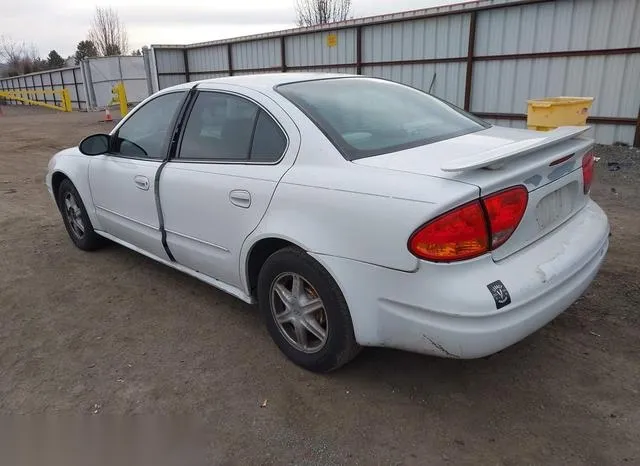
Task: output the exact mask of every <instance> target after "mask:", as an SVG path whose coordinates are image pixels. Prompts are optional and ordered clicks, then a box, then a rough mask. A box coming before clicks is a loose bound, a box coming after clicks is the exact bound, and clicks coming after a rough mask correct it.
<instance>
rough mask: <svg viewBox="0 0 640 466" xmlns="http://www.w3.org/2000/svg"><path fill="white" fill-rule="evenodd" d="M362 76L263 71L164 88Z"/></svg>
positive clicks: (257, 85) (259, 86)
mask: <svg viewBox="0 0 640 466" xmlns="http://www.w3.org/2000/svg"><path fill="white" fill-rule="evenodd" d="M355 77H361V76H359V75H355V74H341V73H297V72H292V73H263V74H247V75H241V76H225V77H222V78H213V79H204V80H202V81H193V82H189V83H185V84H178V85H177V86H173V87H171V88H167V89H163V90H165V91H166V90H169V89H184V88H190V87H193V86H194V85H195V84H197V85H198V88H201V89H207V88H209V87H211V88H215V86H216V85H218V84H233V85H236V86H243V87H247V88H250V89H259V90H264V89H273V88H274V87H276V86H279V85H280V84H287V83H294V82H301V81H316V80H319V79H330V78H355Z"/></svg>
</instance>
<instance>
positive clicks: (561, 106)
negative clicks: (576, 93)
mask: <svg viewBox="0 0 640 466" xmlns="http://www.w3.org/2000/svg"><path fill="white" fill-rule="evenodd" d="M593 99H594V98H593V97H547V98H544V99H531V100H527V107H528V108H527V128H529V129H534V130H537V131H549V130H552V129H555V128H557V127H559V126H584V125H586V124H587V117H588V116H589V109H590V108H591V104H593Z"/></svg>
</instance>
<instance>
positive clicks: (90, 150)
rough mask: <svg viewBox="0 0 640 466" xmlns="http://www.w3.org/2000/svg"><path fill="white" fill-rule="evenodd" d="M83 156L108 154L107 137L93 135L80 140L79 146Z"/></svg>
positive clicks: (106, 135) (104, 135) (105, 135)
mask: <svg viewBox="0 0 640 466" xmlns="http://www.w3.org/2000/svg"><path fill="white" fill-rule="evenodd" d="M79 149H80V152H82V153H83V154H84V155H101V154H106V153H107V152H109V135H108V134H93V135H91V136H89V137H86V138H84V139H83V140H82V142H81V143H80V146H79Z"/></svg>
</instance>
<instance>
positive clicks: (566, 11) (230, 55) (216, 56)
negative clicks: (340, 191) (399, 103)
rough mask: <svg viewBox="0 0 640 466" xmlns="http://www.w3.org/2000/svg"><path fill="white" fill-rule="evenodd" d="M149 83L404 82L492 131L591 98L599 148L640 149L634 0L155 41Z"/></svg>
mask: <svg viewBox="0 0 640 466" xmlns="http://www.w3.org/2000/svg"><path fill="white" fill-rule="evenodd" d="M148 58H149V68H150V70H151V80H152V87H153V88H154V90H157V89H162V88H165V87H168V86H171V85H174V84H178V83H182V82H187V81H194V80H199V79H206V78H213V77H219V76H228V75H230V74H248V73H261V72H273V71H288V72H292V71H309V70H315V71H331V72H342V73H354V74H365V75H370V76H379V77H384V78H389V79H393V80H394V81H399V82H403V83H407V84H410V85H413V86H416V87H419V88H421V89H424V90H429V89H431V92H433V93H434V94H435V95H437V96H439V97H442V98H444V99H446V100H449V101H451V102H453V103H455V104H457V105H459V106H460V107H463V108H465V109H468V110H471V111H472V112H474V113H476V114H478V115H480V116H482V117H484V118H485V119H487V120H489V121H490V122H492V123H495V124H502V125H510V126H519V127H524V125H525V121H524V113H525V112H526V100H527V99H528V98H539V97H547V96H558V95H578V96H594V97H596V100H595V103H594V105H593V107H592V110H591V115H592V117H591V119H590V123H591V124H593V125H594V130H593V135H594V136H595V138H596V139H597V140H598V141H599V142H601V143H605V144H609V143H613V142H617V141H620V142H625V143H628V144H632V143H634V142H635V145H637V146H640V114H639V108H640V1H638V0H555V1H554V0H482V1H478V2H470V3H463V4H456V5H448V6H443V7H438V8H430V9H425V10H416V11H410V12H403V13H396V14H391V15H384V16H376V17H370V18H361V19H354V20H350V21H345V22H341V23H334V24H330V25H323V26H314V27H308V28H300V29H291V30H286V31H279V32H274V33H267V34H260V35H255V36H247V37H239V38H235V39H230V40H220V41H213V42H207V43H200V44H192V45H154V46H152V48H151V52H150V53H149V54H148Z"/></svg>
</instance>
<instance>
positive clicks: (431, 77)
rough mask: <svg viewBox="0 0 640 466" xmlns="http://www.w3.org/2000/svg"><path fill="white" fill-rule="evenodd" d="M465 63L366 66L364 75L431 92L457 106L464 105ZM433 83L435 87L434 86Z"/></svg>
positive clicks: (363, 70)
mask: <svg viewBox="0 0 640 466" xmlns="http://www.w3.org/2000/svg"><path fill="white" fill-rule="evenodd" d="M465 66H466V65H465V64H464V63H435V64H425V65H383V66H379V65H376V66H365V67H363V69H362V72H363V74H365V75H368V76H375V77H379V78H385V79H390V80H392V81H396V82H400V83H404V84H408V85H410V86H413V87H417V88H418V89H421V90H423V91H429V88H430V87H431V88H432V90H431V93H432V94H433V95H436V96H438V97H440V98H442V99H445V100H447V101H449V102H451V103H453V104H455V105H458V106H462V104H463V103H464V80H465V71H466V70H465ZM432 82H433V85H432Z"/></svg>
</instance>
